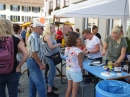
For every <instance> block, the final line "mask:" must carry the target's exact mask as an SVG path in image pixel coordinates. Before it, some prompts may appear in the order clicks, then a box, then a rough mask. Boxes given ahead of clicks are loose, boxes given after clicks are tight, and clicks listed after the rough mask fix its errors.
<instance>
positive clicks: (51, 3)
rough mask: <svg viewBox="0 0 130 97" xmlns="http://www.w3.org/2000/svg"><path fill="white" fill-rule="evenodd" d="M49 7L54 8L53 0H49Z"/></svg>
mask: <svg viewBox="0 0 130 97" xmlns="http://www.w3.org/2000/svg"><path fill="white" fill-rule="evenodd" d="M49 9H53V1H50V2H49Z"/></svg>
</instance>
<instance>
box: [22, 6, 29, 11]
mask: <svg viewBox="0 0 130 97" xmlns="http://www.w3.org/2000/svg"><path fill="white" fill-rule="evenodd" d="M22 11H24V12H29V11H30V7H28V6H22Z"/></svg>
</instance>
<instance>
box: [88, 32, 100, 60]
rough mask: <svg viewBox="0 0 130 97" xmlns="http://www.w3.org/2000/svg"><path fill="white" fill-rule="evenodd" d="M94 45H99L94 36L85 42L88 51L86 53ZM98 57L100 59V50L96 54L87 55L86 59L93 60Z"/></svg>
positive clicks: (97, 39)
mask: <svg viewBox="0 0 130 97" xmlns="http://www.w3.org/2000/svg"><path fill="white" fill-rule="evenodd" d="M96 44H99V45H100V40H99V38H98V37H97V36H95V35H94V36H93V38H92V39H91V40H89V39H87V40H86V48H87V49H88V51H90V50H93V49H94V46H95V45H96ZM99 57H102V56H101V49H100V51H99V52H97V53H90V54H88V58H90V59H95V58H99Z"/></svg>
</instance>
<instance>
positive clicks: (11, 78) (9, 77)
mask: <svg viewBox="0 0 130 97" xmlns="http://www.w3.org/2000/svg"><path fill="white" fill-rule="evenodd" d="M20 75H21V72H16V73H10V74H0V97H6V93H5V92H6V91H5V90H6V85H7V89H8V94H9V97H17V96H18V95H17V93H18V82H19V79H20Z"/></svg>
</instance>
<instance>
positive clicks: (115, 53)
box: [102, 27, 128, 64]
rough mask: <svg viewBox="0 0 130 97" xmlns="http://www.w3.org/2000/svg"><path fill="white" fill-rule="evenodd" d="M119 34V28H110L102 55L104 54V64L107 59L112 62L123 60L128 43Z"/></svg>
mask: <svg viewBox="0 0 130 97" xmlns="http://www.w3.org/2000/svg"><path fill="white" fill-rule="evenodd" d="M121 34H122V33H121V30H120V28H118V27H115V28H113V29H112V31H111V35H109V36H107V37H106V38H105V40H104V41H105V42H104V44H103V52H102V55H103V56H104V55H105V54H106V64H107V63H108V61H112V62H114V64H116V63H121V62H123V60H124V57H125V54H126V48H127V46H128V45H127V41H126V39H125V38H124V37H121Z"/></svg>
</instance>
